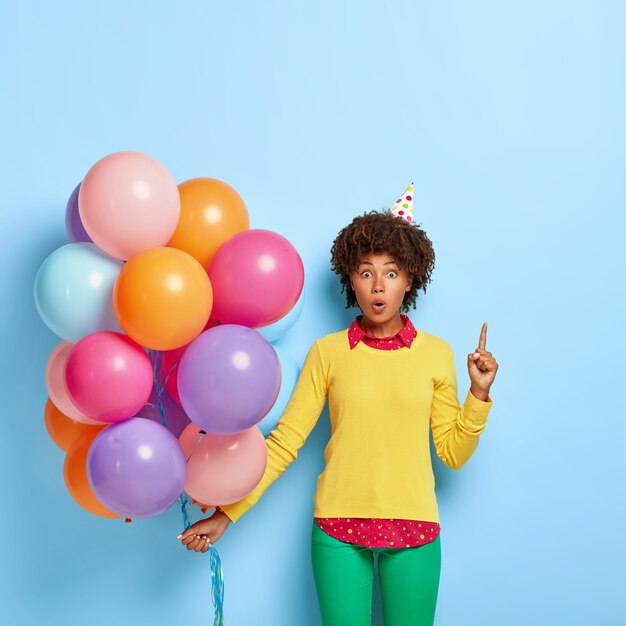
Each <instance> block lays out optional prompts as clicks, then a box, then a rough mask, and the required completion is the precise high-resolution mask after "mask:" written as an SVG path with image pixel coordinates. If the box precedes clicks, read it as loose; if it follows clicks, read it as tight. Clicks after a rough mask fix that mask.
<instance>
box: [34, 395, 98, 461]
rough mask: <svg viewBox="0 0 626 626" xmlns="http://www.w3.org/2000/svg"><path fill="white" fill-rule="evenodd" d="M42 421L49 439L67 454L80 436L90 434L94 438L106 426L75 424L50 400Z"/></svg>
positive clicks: (75, 422)
mask: <svg viewBox="0 0 626 626" xmlns="http://www.w3.org/2000/svg"><path fill="white" fill-rule="evenodd" d="M44 419H45V424H46V430H47V431H48V434H49V435H50V438H51V439H52V441H54V443H56V444H57V446H59V448H61V450H63V451H64V452H67V451H68V450H69V449H70V447H71V445H72V444H73V443H74V442H75V441H76V440H77V439H79V438H80V437H81V436H82V435H86V434H88V433H90V434H93V435H94V436H95V435H96V434H98V433H99V432H100V431H101V430H102V429H103V428H104V427H105V426H106V424H103V425H102V426H93V425H91V424H83V422H77V421H76V420H73V419H72V418H71V417H68V416H67V415H65V413H61V411H59V409H57V407H56V406H55V405H54V403H53V402H52V400H50V398H48V400H47V402H46V408H45V409H44Z"/></svg>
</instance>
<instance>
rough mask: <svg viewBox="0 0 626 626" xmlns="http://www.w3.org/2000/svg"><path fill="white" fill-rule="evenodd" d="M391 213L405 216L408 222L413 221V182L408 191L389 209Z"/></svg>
mask: <svg viewBox="0 0 626 626" xmlns="http://www.w3.org/2000/svg"><path fill="white" fill-rule="evenodd" d="M389 212H390V213H393V214H394V215H397V216H399V217H403V218H404V219H405V220H406V221H407V222H412V221H413V183H411V184H410V185H409V186H408V187H407V188H406V191H405V192H404V193H403V194H402V196H401V197H400V198H398V199H397V200H396V203H395V204H394V205H393V206H392V207H391V208H390V209H389Z"/></svg>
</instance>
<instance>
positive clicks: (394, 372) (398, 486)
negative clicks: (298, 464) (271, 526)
mask: <svg viewBox="0 0 626 626" xmlns="http://www.w3.org/2000/svg"><path fill="white" fill-rule="evenodd" d="M327 398H328V401H329V409H330V422H331V426H332V434H331V437H330V441H329V442H328V445H327V446H326V450H325V451H324V459H325V461H326V467H325V468H324V471H323V472H322V473H321V474H320V476H319V477H318V479H317V490H316V492H315V510H314V516H315V517H368V518H369V517H374V518H384V519H415V520H428V521H433V522H439V511H438V508H437V501H436V498H435V479H434V475H433V471H432V464H431V458H430V443H429V434H428V431H429V427H430V428H431V429H432V432H433V441H434V443H435V448H436V450H437V455H438V456H439V457H440V458H441V460H442V461H443V462H444V463H446V465H449V466H450V467H452V468H454V469H459V468H460V467H461V466H462V465H463V464H464V463H465V462H466V461H467V460H468V459H469V458H470V456H472V454H473V452H474V450H476V447H477V445H478V439H479V436H480V434H481V433H482V432H483V430H484V429H485V426H486V424H487V415H488V413H489V410H490V409H491V405H492V401H491V398H488V400H487V402H483V401H482V400H479V399H478V398H476V397H474V395H473V394H472V393H471V392H470V391H468V393H467V397H466V398H465V402H464V404H463V407H462V408H461V407H460V406H459V400H458V392H457V381H456V371H455V365H454V355H453V351H452V348H451V347H450V345H449V344H448V343H447V342H446V341H444V340H443V339H440V338H439V337H435V336H434V335H430V334H428V333H424V332H422V331H418V333H417V337H416V338H415V340H414V341H413V343H412V344H411V347H410V348H402V349H399V350H378V349H376V348H372V347H370V346H367V345H365V344H364V343H363V342H359V343H358V344H357V346H356V347H355V348H353V349H351V348H350V345H349V342H348V336H347V330H343V331H340V332H336V333H331V334H329V335H326V336H325V337H322V338H321V339H318V340H316V341H315V343H314V344H313V346H312V347H311V349H310V350H309V353H308V354H307V357H306V359H305V361H304V364H303V366H302V371H301V373H300V377H299V379H298V382H297V384H296V387H295V389H294V392H293V394H292V396H291V399H290V400H289V404H288V405H287V407H286V408H285V410H284V412H283V414H282V416H281V418H280V420H279V421H278V423H277V425H276V428H275V429H274V430H273V431H272V432H271V433H270V434H269V436H268V437H267V439H266V444H267V452H268V462H267V467H266V468H265V473H264V474H263V477H262V478H261V481H260V482H259V484H258V485H257V486H256V487H255V488H254V489H253V491H252V492H251V493H249V494H248V495H247V496H246V497H244V498H242V499H241V500H238V501H237V502H234V503H232V504H228V505H222V506H221V507H220V508H221V509H222V510H223V511H224V512H225V513H226V515H228V517H229V518H230V519H231V520H232V521H234V522H236V521H237V520H238V519H239V518H240V517H241V516H242V515H243V514H244V513H246V512H247V511H248V510H249V509H250V508H251V507H252V506H253V505H254V504H255V503H256V502H257V500H258V499H259V498H260V497H261V495H262V494H263V493H264V492H265V490H266V489H267V488H268V487H269V486H270V485H271V484H272V483H273V482H274V481H275V480H276V479H277V478H278V477H279V476H280V475H281V474H282V473H283V472H284V471H285V469H287V466H288V465H289V463H291V462H292V461H295V460H296V458H297V456H298V450H299V449H300V448H301V447H302V446H303V445H304V442H305V441H306V439H307V437H308V436H309V433H310V432H311V430H313V427H314V426H315V424H316V422H317V420H318V418H319V415H320V413H321V412H322V409H323V408H324V404H325V403H326V399H327Z"/></svg>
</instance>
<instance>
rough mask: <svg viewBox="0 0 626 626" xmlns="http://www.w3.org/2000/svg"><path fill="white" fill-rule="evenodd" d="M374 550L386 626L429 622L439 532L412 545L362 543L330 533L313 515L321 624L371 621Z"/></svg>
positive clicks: (360, 625) (349, 625)
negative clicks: (349, 541)
mask: <svg viewBox="0 0 626 626" xmlns="http://www.w3.org/2000/svg"><path fill="white" fill-rule="evenodd" d="M375 552H377V553H378V555H379V556H378V577H379V579H380V589H381V596H382V601H383V615H384V619H385V626H432V625H433V622H434V619H435V607H436V604H437V592H438V590H439V575H440V572H441V545H440V541H439V536H438V537H437V539H435V540H434V541H431V542H430V543H426V544H424V545H422V546H416V547H414V548H366V547H364V546H359V545H356V544H352V543H347V542H345V541H340V540H339V539H335V538H334V537H331V536H330V535H329V534H327V533H325V532H324V531H323V530H322V529H321V528H320V527H319V526H318V525H317V523H316V522H315V520H313V530H312V536H311V558H312V562H313V576H314V578H315V586H316V589H317V597H318V600H319V605H320V612H321V615H322V623H323V625H324V626H371V624H372V585H373V579H374V553H375Z"/></svg>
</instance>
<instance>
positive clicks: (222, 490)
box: [180, 424, 267, 506]
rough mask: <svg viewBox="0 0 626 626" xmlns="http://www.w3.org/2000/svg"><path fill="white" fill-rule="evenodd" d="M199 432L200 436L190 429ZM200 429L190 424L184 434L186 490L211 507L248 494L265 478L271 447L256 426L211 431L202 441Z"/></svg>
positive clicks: (182, 439)
mask: <svg viewBox="0 0 626 626" xmlns="http://www.w3.org/2000/svg"><path fill="white" fill-rule="evenodd" d="M188 430H190V431H191V432H192V434H193V433H195V435H196V437H193V436H192V435H190V434H189V433H188V432H187V431H188ZM199 436H200V435H199V430H198V427H197V426H196V425H195V424H189V426H187V428H186V429H185V431H183V434H182V435H181V437H180V442H181V447H182V448H183V452H184V453H185V456H187V454H188V453H191V457H190V458H189V460H188V461H187V480H186V482H185V491H186V492H187V493H188V494H189V495H190V496H191V497H192V498H193V499H194V500H197V501H198V502H202V503H203V504H207V505H209V506H214V505H220V504H231V503H232V502H236V501H237V500H240V499H241V498H243V497H245V496H247V495H248V494H249V493H250V492H251V491H252V490H253V489H254V488H255V487H256V486H257V485H258V484H259V482H260V481H261V478H262V477H263V474H264V472H265V466H266V465H267V446H266V444H265V438H264V437H263V433H262V432H261V431H260V430H259V429H258V428H257V427H256V426H252V428H248V429H247V430H244V431H242V432H240V433H237V434H235V435H215V434H212V433H207V434H206V435H204V436H203V437H202V440H201V441H200V443H198V444H197V446H196V447H195V448H194V447H193V441H194V439H195V440H196V441H197V438H198V437H199Z"/></svg>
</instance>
